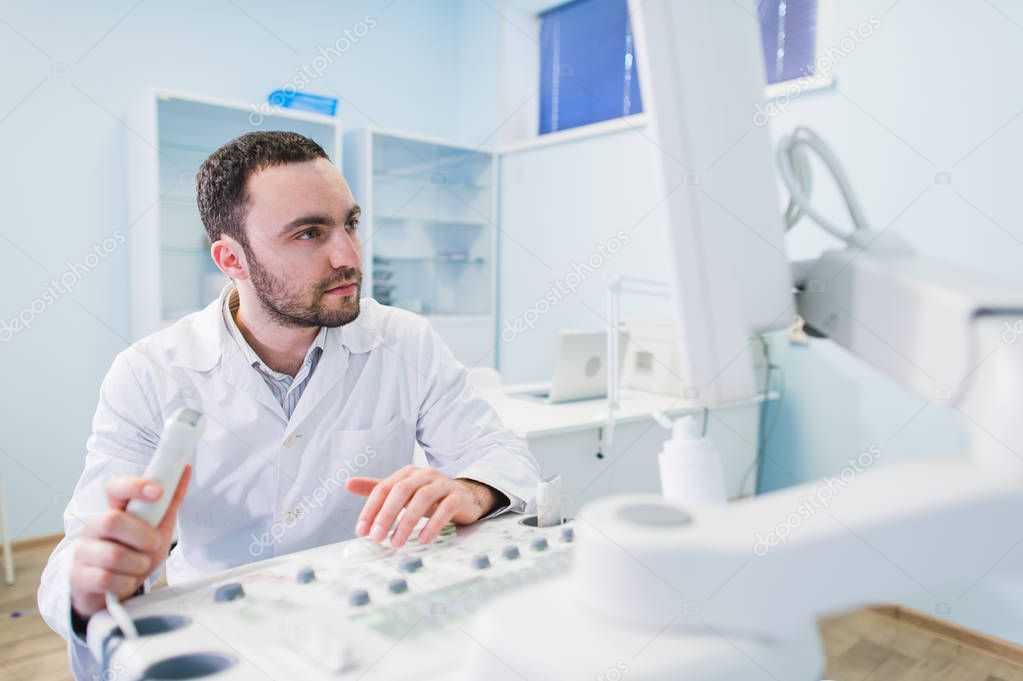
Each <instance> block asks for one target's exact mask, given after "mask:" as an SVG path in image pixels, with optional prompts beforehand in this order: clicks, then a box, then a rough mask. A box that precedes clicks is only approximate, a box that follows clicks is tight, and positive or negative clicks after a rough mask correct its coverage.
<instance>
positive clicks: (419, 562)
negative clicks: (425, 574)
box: [398, 556, 423, 572]
mask: <svg viewBox="0 0 1023 681" xmlns="http://www.w3.org/2000/svg"><path fill="white" fill-rule="evenodd" d="M398 567H399V568H401V571H402V572H415V571H416V570H419V569H420V568H422V567H423V559H422V558H420V557H419V556H406V557H405V558H402V559H401V563H400V564H399V565H398Z"/></svg>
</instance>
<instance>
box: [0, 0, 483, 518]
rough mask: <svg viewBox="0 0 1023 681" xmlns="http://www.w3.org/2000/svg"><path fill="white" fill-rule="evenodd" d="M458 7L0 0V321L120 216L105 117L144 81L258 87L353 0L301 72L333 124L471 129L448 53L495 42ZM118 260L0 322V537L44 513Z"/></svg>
mask: <svg viewBox="0 0 1023 681" xmlns="http://www.w3.org/2000/svg"><path fill="white" fill-rule="evenodd" d="M463 10H464V8H463V7H462V3H460V2H459V1H458V0H433V1H431V2H429V3H422V2H414V1H412V0H396V1H395V2H393V3H392V2H390V1H389V0H366V1H362V2H343V3H339V2H326V1H317V2H303V3H294V4H291V5H288V6H285V5H282V4H281V3H275V2H269V1H264V0H259V1H251V0H234V1H233V2H223V3H207V2H200V1H199V0H191V1H189V2H174V3H159V2H142V3H139V4H136V3H135V2H130V1H127V0H126V1H123V2H113V1H108V2H101V3H88V4H87V5H84V4H81V3H72V2H62V3H45V4H43V3H33V2H5V3H3V4H2V5H0V19H2V21H0V63H2V64H4V69H3V74H4V86H3V88H0V149H3V150H4V161H5V162H4V163H3V164H0V202H2V205H3V206H4V212H3V215H2V217H0V262H2V264H3V266H2V267H0V320H5V321H7V320H10V319H12V318H13V317H16V316H17V315H19V314H21V313H22V310H24V309H25V308H26V307H28V306H31V305H32V303H33V300H35V299H38V298H40V297H41V296H42V295H43V292H44V287H45V286H46V285H47V282H49V281H50V280H51V279H52V278H57V277H59V276H60V275H61V273H62V272H64V271H65V270H66V269H67V267H68V265H67V264H66V263H67V262H68V261H72V262H81V261H82V260H83V259H84V258H85V256H86V255H87V254H89V253H91V252H92V248H93V244H99V243H100V242H101V241H102V240H103V239H104V238H106V237H109V236H110V235H111V234H113V233H114V231H115V230H120V232H121V233H124V234H128V233H129V226H130V224H131V222H132V220H133V219H135V218H136V217H137V216H132V215H129V214H128V213H127V207H126V200H125V188H126V185H127V178H126V176H125V172H126V171H125V165H124V159H123V153H124V150H123V146H124V145H123V140H124V139H125V137H126V136H127V135H131V134H133V133H132V132H131V131H130V130H128V129H126V127H125V125H124V124H123V123H122V122H121V120H120V119H121V118H122V117H123V116H124V114H125V112H126V110H127V108H128V104H129V102H130V101H131V99H132V98H133V97H136V96H137V95H138V94H139V93H140V92H142V90H143V89H144V88H146V87H147V86H152V85H156V86H162V87H167V88H172V89H176V90H183V91H188V92H196V93H204V94H208V95H213V96H217V97H222V98H226V99H236V100H242V101H251V102H256V103H258V102H261V101H263V100H264V98H265V97H266V94H267V93H268V92H269V91H271V90H273V89H275V88H278V87H281V86H282V85H284V84H286V83H288V82H289V81H291V79H292V78H294V77H295V75H296V74H297V73H298V72H299V70H300V69H302V67H303V65H307V64H308V65H311V66H312V65H313V59H314V58H316V57H317V56H318V55H319V54H320V52H319V51H318V48H319V47H320V46H323V47H324V48H326V47H327V46H330V45H334V44H335V43H336V41H337V40H338V38H341V37H343V36H344V35H345V29H348V30H349V31H352V30H354V29H355V28H356V25H357V24H358V23H359V22H361V21H363V20H364V19H365V16H366V15H367V14H368V15H370V16H371V17H372V20H373V22H374V23H375V27H373V28H372V29H370V30H369V32H368V33H366V34H365V35H364V36H363V37H362V38H361V39H358V40H357V41H355V42H354V43H353V44H352V46H351V48H350V49H349V50H348V51H347V52H345V53H344V54H343V55H342V56H341V57H340V58H335V59H334V62H333V63H332V64H329V65H328V66H327V68H325V70H324V71H323V75H322V78H316V79H314V80H313V82H312V83H311V84H310V85H309V86H308V87H307V88H306V89H307V90H308V91H310V92H318V93H323V94H327V95H332V96H337V95H333V93H332V92H331V89H333V90H334V91H336V92H337V93H339V94H340V95H341V97H342V101H341V104H340V107H339V115H340V117H341V119H342V121H343V122H344V124H345V126H346V127H347V128H349V129H351V128H355V127H360V126H362V125H365V124H366V122H367V121H369V122H372V123H375V124H378V125H381V126H383V127H385V128H389V129H390V128H395V129H399V130H407V131H412V132H419V133H423V134H429V135H436V136H441V137H447V138H452V139H456V140H465V141H471V142H478V141H479V139H478V137H479V136H481V135H483V134H485V133H482V132H479V131H474V130H471V129H468V128H463V125H462V122H461V121H460V120H459V116H458V115H457V112H458V111H459V110H466V111H470V110H471V111H485V110H486V107H488V106H491V103H492V101H493V97H492V95H490V94H488V93H486V92H485V91H478V90H477V89H474V88H463V87H462V86H461V85H460V79H461V78H463V77H466V75H467V73H468V70H467V69H465V68H464V66H462V65H463V64H464V63H465V62H466V60H469V61H473V60H476V61H483V58H484V57H487V58H496V57H495V56H488V55H490V51H489V50H485V49H484V47H485V46H484V45H482V44H481V43H480V42H479V41H477V42H469V43H467V44H463V43H462V42H461V40H460V35H461V34H460V32H459V31H460V30H461V29H462V28H464V27H462V26H461V24H460V13H461V12H462V11H463ZM361 31H362V30H361V29H359V32H361ZM342 44H343V43H342ZM477 53H478V54H479V55H482V56H480V57H475V56H474V55H476V54H477ZM61 64H63V65H66V67H63V66H60V65H61ZM320 66H322V62H321V63H320ZM65 70H66V71H67V75H66V76H62V73H64V71H65ZM485 118H488V116H487V115H486V114H481V115H480V116H479V120H484V119H485ZM488 125H489V120H487V121H486V125H484V124H482V123H480V124H478V125H477V128H479V130H482V129H483V128H484V127H487V126H488ZM128 268H129V262H128V249H127V248H119V249H117V250H116V251H115V252H114V253H113V254H111V255H109V256H107V257H105V258H103V259H102V261H101V262H100V264H99V265H98V266H97V267H96V268H95V269H94V270H92V271H91V272H89V273H88V274H86V275H84V276H83V277H82V278H81V281H79V282H78V283H77V285H75V286H74V288H73V292H72V293H71V294H70V295H65V296H59V297H58V298H57V299H56V300H55V301H53V302H52V304H48V303H47V304H45V305H44V309H42V310H40V312H39V313H38V314H36V315H35V318H34V321H33V323H32V327H31V329H30V330H26V331H22V332H20V333H17V334H14V335H13V338H9V339H8V334H7V333H0V340H4V341H5V342H3V343H0V373H2V375H3V376H4V383H5V393H6V397H5V399H4V400H3V405H4V412H3V415H2V416H0V469H2V471H3V473H4V475H5V476H6V483H7V490H6V492H7V507H8V509H9V512H10V519H9V520H10V528H11V532H12V534H13V535H14V537H15V538H25V537H30V536H36V535H42V534H48V533H51V532H57V531H59V530H60V528H61V523H60V513H61V510H62V508H63V506H64V504H65V502H66V498H67V495H68V494H69V493H70V492H71V490H72V487H73V485H74V483H75V481H76V480H77V478H78V475H79V473H80V471H81V465H82V460H83V455H84V443H85V440H86V438H87V436H88V433H89V430H90V421H91V418H92V414H93V411H94V409H95V404H96V397H97V391H98V388H99V383H100V381H101V379H102V377H103V375H104V374H105V372H106V370H107V368H108V367H109V365H110V361H111V359H112V358H113V356H114V354H116V353H117V352H118V351H120V350H121V349H122V348H124V347H125V346H126V342H127V341H126V339H127V338H128V337H129V330H128V329H129V320H128V294H127V287H128ZM41 303H45V301H41ZM41 303H37V309H38V308H39V305H40V304H41ZM3 328H4V327H2V326H0V329H3Z"/></svg>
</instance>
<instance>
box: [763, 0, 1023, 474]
mask: <svg viewBox="0 0 1023 681" xmlns="http://www.w3.org/2000/svg"><path fill="white" fill-rule="evenodd" d="M836 5H837V11H838V22H837V23H838V30H837V32H836V36H835V40H836V42H837V41H839V40H841V39H842V38H843V37H845V36H846V35H847V30H848V29H849V28H855V27H858V26H860V25H862V24H863V23H864V22H866V23H870V22H871V21H872V19H871V17H874V19H875V20H876V23H877V24H878V27H877V29H876V30H874V31H873V33H872V34H871V35H870V36H869V37H868V38H866V39H864V40H862V42H860V43H859V44H857V45H856V46H855V47H854V48H853V49H852V50H850V51H849V52H848V56H844V57H841V58H840V61H839V64H838V66H837V67H836V68H835V74H836V78H837V86H836V89H834V90H827V91H824V92H821V93H806V94H803V95H802V96H799V97H797V98H795V99H794V100H793V101H792V102H791V103H790V104H789V105H788V106H787V107H786V109H787V110H786V112H785V113H784V114H782V115H779V116H777V117H775V118H774V119H773V120H772V122H771V125H772V127H773V129H774V133H775V135H776V136H777V135H778V134H779V133H781V132H783V131H787V130H791V129H792V128H793V127H795V126H797V125H809V126H812V127H814V128H815V129H816V130H817V131H819V132H820V134H821V135H822V136H823V137H824V138H825V139H826V140H827V141H828V142H829V143H830V144H831V145H832V146H833V147H834V149H835V150H836V152H837V153H838V156H839V157H840V158H841V159H842V161H843V163H844V165H845V167H846V170H847V172H848V174H849V176H850V177H851V179H852V182H853V184H854V186H855V189H856V191H857V193H858V195H859V196H860V200H861V202H862V204H863V205H864V207H865V210H866V212H867V215H868V217H869V218H870V220H871V223H872V224H873V225H874V226H875V227H876V228H886V227H887V228H888V230H889V231H890V232H892V233H895V234H898V235H900V236H902V237H903V238H905V239H906V240H908V241H909V242H910V243H911V244H912V245H913V246H914V247H915V248H917V249H918V250H919V251H921V252H922V253H926V254H929V255H932V256H934V257H938V258H942V259H946V260H949V261H953V262H956V263H958V264H961V265H966V266H969V267H974V268H977V269H979V270H982V271H986V272H989V273H992V274H996V275H999V276H1002V277H1004V278H1006V279H1008V280H1012V281H1016V282H1023V271H1021V269H1020V267H1019V262H1020V258H1021V256H1023V243H1021V240H1023V230H1021V229H1020V226H1019V225H1020V219H1019V216H1020V214H1021V210H1023V196H1021V193H1020V192H1019V186H1020V182H1021V180H1023V172H1021V170H1020V165H1019V149H1020V148H1021V143H1023V123H1021V122H1020V120H1018V119H1014V116H1017V115H1018V114H1019V112H1020V110H1021V109H1023V87H1021V86H1020V84H1019V83H1018V82H1015V81H1013V80H1012V79H1007V78H1006V77H1005V75H1006V71H1005V65H1006V64H1018V63H1020V60H1021V59H1023V41H1021V40H1020V38H1021V37H1023V30H1021V29H1020V27H1019V26H1018V25H1014V24H1013V23H1012V21H1011V20H1010V19H1009V18H1007V17H1006V15H1004V14H1002V13H1001V11H999V10H998V9H996V8H995V7H994V6H993V5H992V4H989V3H984V2H966V3H954V2H937V3H932V2H925V1H922V0H904V1H903V2H901V3H898V4H896V5H895V6H894V7H893V8H891V11H887V10H888V9H889V8H890V7H891V3H887V2H881V1H871V2H860V3H842V2H839V3H836ZM1004 11H1009V10H1008V9H1006V10H1004ZM886 12H887V13H886ZM1020 20H1023V15H1021V14H1020V13H1019V12H1017V16H1016V17H1015V21H1017V22H1019V21H1020ZM939 172H949V173H951V176H952V183H951V185H940V184H936V183H935V175H936V174H937V173H939ZM820 196H821V198H820V200H821V206H822V207H823V209H824V210H825V211H826V212H827V213H828V214H830V215H833V216H836V219H837V218H840V219H842V220H843V224H847V221H846V220H845V217H846V215H845V213H844V212H843V208H842V206H841V203H840V201H839V199H838V196H837V193H836V192H835V191H834V190H833V188H832V187H830V186H825V187H823V188H822V190H821V195H820ZM971 204H972V205H971ZM996 223H997V224H996ZM818 232H819V231H818V230H815V228H814V227H813V226H812V225H810V224H801V225H800V226H798V227H797V228H796V229H795V230H794V231H793V232H792V233H791V234H790V237H789V251H790V253H791V254H792V255H793V257H796V258H799V257H806V256H811V255H813V254H814V253H816V252H818V251H819V250H820V249H821V248H822V246H823V245H824V244H826V243H827V241H826V239H825V237H823V236H821V235H820V234H819V233H818ZM778 340H781V339H780V338H779V339H778ZM775 347H776V350H777V358H778V360H779V362H780V363H781V364H782V365H783V366H784V367H785V371H786V375H787V384H788V388H789V392H788V398H787V400H786V403H785V404H784V405H783V407H782V409H781V412H780V422H779V426H778V429H777V431H776V437H775V438H774V439H773V441H772V443H771V446H770V450H769V456H770V458H771V460H772V461H773V462H775V464H774V465H772V464H770V463H769V464H768V466H767V469H766V479H765V482H766V485H767V487H768V488H769V489H770V488H776V487H779V486H784V485H788V484H791V483H792V482H794V481H796V480H809V479H814V478H817V477H819V476H821V475H825V474H828V473H833V472H834V471H835V470H836V469H838V468H841V467H842V466H844V465H845V460H846V458H847V457H848V456H850V455H855V454H856V453H857V452H860V451H863V450H864V449H866V448H867V447H869V446H870V445H878V446H880V447H881V448H882V450H883V451H885V454H886V456H885V459H886V460H888V459H891V460H895V459H898V458H903V457H910V456H919V455H925V454H931V453H936V452H943V451H960V450H961V448H962V446H963V443H964V434H963V431H962V429H961V427H960V426H959V424H958V423H957V422H956V420H955V419H954V418H953V417H952V416H951V414H950V413H949V410H948V409H947V408H945V407H943V406H941V405H940V404H936V403H934V402H932V401H929V400H927V399H922V398H919V397H916V396H913V395H910V394H908V393H907V392H905V391H903V390H901V389H900V388H898V387H896V386H894V385H893V384H892V382H891V381H889V380H888V379H887V378H885V377H882V376H879V375H878V374H877V373H876V372H874V371H873V370H871V369H869V368H866V367H864V366H863V365H862V364H861V363H859V362H858V361H856V360H854V359H852V358H851V357H849V356H848V355H847V354H846V353H844V352H843V351H841V350H839V349H837V348H836V347H834V346H833V345H832V344H830V343H828V342H826V341H816V342H814V343H813V346H812V347H811V348H796V347H788V346H787V345H786V344H785V343H783V342H776V343H775Z"/></svg>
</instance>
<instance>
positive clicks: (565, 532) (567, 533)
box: [561, 527, 575, 542]
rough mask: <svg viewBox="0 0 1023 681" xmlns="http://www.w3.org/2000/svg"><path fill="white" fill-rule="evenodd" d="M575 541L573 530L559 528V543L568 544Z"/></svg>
mask: <svg viewBox="0 0 1023 681" xmlns="http://www.w3.org/2000/svg"><path fill="white" fill-rule="evenodd" d="M573 539H575V530H573V529H572V528H571V527H562V528H561V541H565V542H570V541H572V540H573Z"/></svg>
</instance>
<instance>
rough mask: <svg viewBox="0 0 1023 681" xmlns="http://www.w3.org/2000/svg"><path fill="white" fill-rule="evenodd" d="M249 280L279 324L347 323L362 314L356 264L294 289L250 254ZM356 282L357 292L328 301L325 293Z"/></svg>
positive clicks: (360, 286)
mask: <svg viewBox="0 0 1023 681" xmlns="http://www.w3.org/2000/svg"><path fill="white" fill-rule="evenodd" d="M246 258H247V260H248V261H249V281H250V282H251V283H252V288H253V289H254V290H255V292H256V298H257V299H258V300H259V303H260V305H262V306H263V309H264V310H266V312H267V314H269V315H270V317H271V318H272V319H274V320H275V321H276V322H277V323H279V324H282V325H284V326H293V327H320V326H326V327H336V326H344V325H345V324H348V323H350V322H352V321H354V320H355V318H356V317H358V316H359V296H360V294H361V293H362V272H361V271H360V270H359V269H358V268H355V267H345V268H342V269H339V270H335V271H334V274H333V275H331V276H330V277H328V278H327V279H324V280H323V281H318V282H314V283H313V284H310V285H309V286H308V287H307V288H306V290H304V291H302V290H299V291H294V290H292V289H290V288H289V287H288V285H287V282H286V281H285V280H284V279H282V278H280V277H278V276H276V275H275V274H273V273H272V272H270V271H269V270H267V269H266V268H265V267H263V265H262V264H261V263H260V262H259V261H258V260H257V259H256V258H255V257H253V255H252V254H251V253H247V254H246ZM353 282H354V283H355V294H354V295H352V296H345V297H344V298H342V299H341V301H340V303H339V304H338V305H336V306H334V305H331V306H328V305H326V304H325V300H324V299H325V297H326V292H327V291H329V290H330V289H332V288H336V287H337V286H340V285H343V284H351V283H353Z"/></svg>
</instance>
